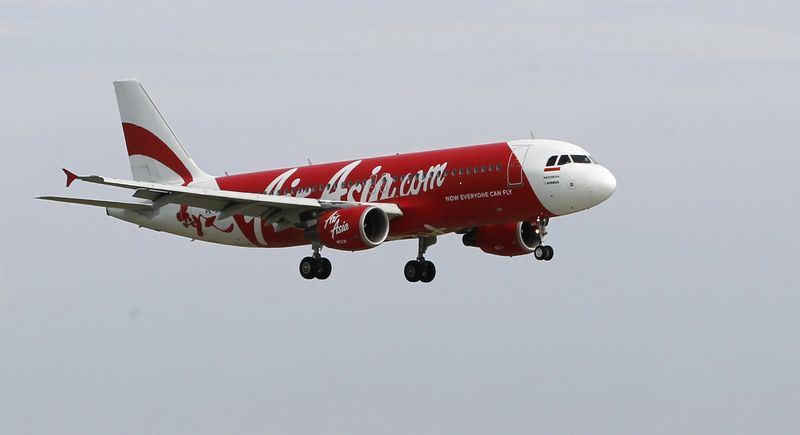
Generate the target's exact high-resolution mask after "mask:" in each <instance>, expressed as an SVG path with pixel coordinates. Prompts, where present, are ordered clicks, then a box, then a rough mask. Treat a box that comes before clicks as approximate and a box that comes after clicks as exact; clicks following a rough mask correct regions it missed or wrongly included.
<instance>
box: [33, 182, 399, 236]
mask: <svg viewBox="0 0 800 435" xmlns="http://www.w3.org/2000/svg"><path fill="white" fill-rule="evenodd" d="M64 173H65V174H67V186H69V185H71V184H72V182H73V181H75V180H80V181H85V182H88V183H96V184H104V185H107V186H114V187H121V188H125V189H132V190H135V192H134V194H133V196H134V197H136V198H140V199H146V200H149V202H146V203H124V202H115V201H103V200H93V199H82V198H67V197H56V196H42V197H39V199H45V200H49V201H60V202H69V203H76V204H84V205H95V206H100V207H110V208H124V209H129V210H136V211H146V210H152V209H156V208H159V207H163V206H165V205H167V204H178V205H187V206H190V207H197V208H203V209H206V210H214V211H217V212H219V213H220V216H219V219H226V218H229V217H231V216H233V215H236V214H242V215H246V216H251V217H260V218H262V219H265V220H266V221H267V222H268V223H284V224H287V225H294V226H305V222H307V221H310V220H314V219H315V218H316V217H315V213H313V212H314V211H320V210H326V209H335V208H347V207H354V206H358V205H371V206H374V207H378V208H381V209H383V211H385V212H386V214H387V215H388V216H389V218H390V219H392V218H396V217H399V216H402V215H403V212H402V211H401V210H400V207H398V206H397V204H392V203H372V202H354V201H330V200H323V199H313V198H295V197H291V196H279V195H265V194H262V193H245V192H234V191H229V190H206V189H201V188H197V187H187V186H177V185H173V184H160V183H151V182H145V181H133V180H122V179H116V178H109V177H101V176H99V175H89V176H79V175H75V174H73V173H72V172H70V171H68V170H67V169H64ZM309 212H312V213H309Z"/></svg>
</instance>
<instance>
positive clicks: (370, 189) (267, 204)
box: [38, 79, 617, 283]
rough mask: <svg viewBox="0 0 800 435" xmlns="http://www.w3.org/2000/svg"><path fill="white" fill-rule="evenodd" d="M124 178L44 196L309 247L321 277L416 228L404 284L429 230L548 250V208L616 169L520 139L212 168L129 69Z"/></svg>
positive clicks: (556, 209) (586, 201)
mask: <svg viewBox="0 0 800 435" xmlns="http://www.w3.org/2000/svg"><path fill="white" fill-rule="evenodd" d="M114 90H115V93H116V98H117V104H118V106H119V112H120V118H121V120H122V131H123V134H124V137H125V143H126V145H127V149H128V157H129V159H130V165H131V173H132V178H133V179H132V180H127V179H117V178H110V177H104V176H98V175H90V176H80V175H76V174H75V173H73V172H71V171H69V170H67V169H63V171H64V173H65V174H66V177H67V181H66V184H67V187H69V186H70V185H72V183H73V182H74V181H76V180H78V181H83V182H88V183H96V184H102V185H106V186H112V187H118V188H123V189H129V190H132V191H133V194H132V196H133V197H134V198H136V200H133V201H107V200H98V199H87V198H73V197H60V196H41V197H38V199H44V200H50V201H59V202H66V203H74V204H82V205H90V206H98V207H103V208H105V209H106V214H107V215H109V216H112V217H114V218H117V219H121V220H123V221H126V222H130V223H133V224H136V225H139V226H140V227H145V228H149V229H153V230H156V231H163V232H167V233H171V234H176V235H179V236H183V237H187V238H190V239H192V240H203V241H206V242H212V243H220V244H225V245H234V246H246V247H259V248H281V247H289V246H300V245H310V246H311V249H312V254H311V255H310V256H307V257H305V258H303V259H302V261H301V262H300V267H299V269H300V274H301V276H302V277H303V278H306V279H320V280H324V279H327V278H328V277H329V276H330V275H331V271H332V266H331V262H330V260H329V259H328V258H326V257H323V256H322V255H321V254H320V250H321V249H322V248H323V247H325V248H330V249H335V250H342V251H362V250H368V249H373V248H376V247H378V246H380V245H381V244H382V243H384V242H387V241H392V240H403V239H412V238H416V239H417V240H418V249H417V257H416V258H415V259H412V260H410V261H408V262H407V263H406V264H405V266H404V267H403V274H404V276H405V278H406V279H407V280H408V281H409V282H423V283H428V282H431V281H432V280H433V279H434V277H435V276H436V267H435V265H434V264H433V262H431V261H429V260H427V259H426V258H425V254H426V252H427V249H428V248H429V247H430V246H432V245H433V244H435V243H436V241H437V237H439V236H441V235H445V234H450V233H456V234H460V235H461V236H462V241H463V244H464V245H466V246H470V247H477V248H479V249H481V250H482V251H483V252H485V253H488V254H493V255H500V256H508V257H513V256H518V255H527V254H533V256H534V257H535V258H536V259H537V260H543V261H549V260H551V259H552V258H553V248H552V247H551V246H549V245H545V244H544V242H543V239H544V236H545V235H546V234H547V226H548V224H549V222H550V219H551V218H554V217H558V216H564V215H568V214H572V213H577V212H579V211H582V210H587V209H589V208H591V207H594V206H596V205H598V204H600V203H601V202H603V201H605V200H606V199H608V198H609V197H611V195H612V194H613V193H614V191H615V189H616V187H617V180H616V178H615V177H614V175H613V174H612V173H611V172H610V171H609V170H608V169H607V168H605V167H603V166H601V165H600V164H598V163H597V161H596V160H595V159H594V157H592V156H591V155H590V154H589V153H588V152H587V151H586V150H584V149H583V148H581V147H579V146H577V145H574V144H571V143H568V142H563V141H556V140H544V139H522V140H512V141H507V142H497V143H490V144H483V145H473V146H466V147H459V148H449V149H438V150H433V151H424V152H412V153H404V154H395V155H391V156H384V157H374V158H364V159H357V160H346V161H340V162H334V163H322V164H311V162H310V161H309V164H308V165H303V166H295V167H289V168H281V169H271V170H266V171H259V172H251V173H242V174H235V175H227V173H226V175H224V176H212V175H209V174H207V173H205V172H203V171H202V170H201V169H200V168H199V167H198V166H197V165H196V164H195V162H194V161H193V160H192V159H191V157H189V154H188V153H187V152H186V150H185V149H184V147H183V145H182V144H181V143H180V142H179V141H178V139H177V137H176V136H175V133H174V132H173V131H172V129H171V128H170V127H169V126H168V125H167V123H166V121H165V120H164V118H163V117H162V115H161V113H160V112H159V111H158V109H157V108H156V105H155V104H154V103H153V100H152V99H151V98H150V96H149V95H148V94H147V92H146V91H145V89H144V87H143V86H142V85H141V84H140V82H139V81H138V80H136V79H127V80H119V81H115V82H114Z"/></svg>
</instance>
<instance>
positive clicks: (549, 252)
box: [544, 245, 553, 261]
mask: <svg viewBox="0 0 800 435" xmlns="http://www.w3.org/2000/svg"><path fill="white" fill-rule="evenodd" d="M544 248H545V250H546V252H545V256H544V261H550V260H552V259H553V247H552V246H550V245H547V246H545V247H544Z"/></svg>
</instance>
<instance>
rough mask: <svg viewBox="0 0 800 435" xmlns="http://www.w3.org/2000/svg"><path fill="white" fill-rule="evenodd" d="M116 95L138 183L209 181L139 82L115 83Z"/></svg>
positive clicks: (133, 170)
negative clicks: (203, 179)
mask: <svg viewBox="0 0 800 435" xmlns="http://www.w3.org/2000/svg"><path fill="white" fill-rule="evenodd" d="M114 91H115V92H116V94H117V105H119V116H120V118H122V131H123V133H124V134H125V143H126V145H127V146H128V157H129V158H130V161H131V172H132V173H133V179H134V180H136V181H151V182H158V183H165V184H173V183H174V184H182V185H184V186H185V185H187V184H189V183H191V182H192V181H195V180H198V179H202V178H208V177H209V175H208V174H206V173H205V172H203V171H202V170H200V168H198V167H197V165H195V163H194V161H193V160H192V159H191V157H189V154H187V153H186V150H185V149H183V146H182V145H181V143H180V142H179V141H178V138H176V137H175V133H173V132H172V129H171V128H169V126H168V125H167V122H166V121H164V118H163V117H162V116H161V113H160V112H159V111H158V109H157V108H156V105H155V104H153V100H151V99H150V97H149V96H148V95H147V92H145V90H144V88H143V87H142V85H141V84H140V83H139V80H136V79H129V80H119V81H115V82H114Z"/></svg>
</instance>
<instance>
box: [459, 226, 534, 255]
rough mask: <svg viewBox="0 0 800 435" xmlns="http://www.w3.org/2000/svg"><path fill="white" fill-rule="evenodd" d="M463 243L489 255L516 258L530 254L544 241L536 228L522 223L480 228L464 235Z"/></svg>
mask: <svg viewBox="0 0 800 435" xmlns="http://www.w3.org/2000/svg"><path fill="white" fill-rule="evenodd" d="M462 241H463V242H464V245H466V246H474V247H477V248H481V251H483V252H485V253H487V254H494V255H502V256H506V257H514V256H517V255H525V254H530V253H531V252H533V251H534V250H535V249H536V247H537V246H539V245H540V244H541V241H542V239H541V237H540V235H539V233H538V231H537V228H536V226H534V225H531V223H530V222H526V221H522V222H509V223H505V224H498V225H486V226H483V227H478V228H475V229H473V230H472V231H469V232H468V233H466V234H464V238H463V239H462Z"/></svg>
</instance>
